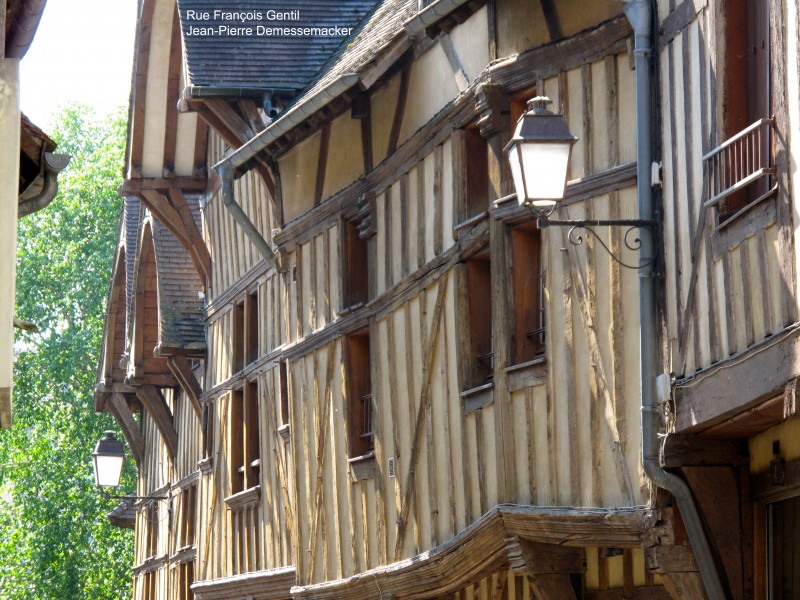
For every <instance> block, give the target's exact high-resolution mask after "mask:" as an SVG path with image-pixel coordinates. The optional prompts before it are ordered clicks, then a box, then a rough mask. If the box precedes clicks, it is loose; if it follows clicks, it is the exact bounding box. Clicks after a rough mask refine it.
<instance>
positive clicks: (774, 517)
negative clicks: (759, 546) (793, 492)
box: [766, 497, 800, 600]
mask: <svg viewBox="0 0 800 600" xmlns="http://www.w3.org/2000/svg"><path fill="white" fill-rule="evenodd" d="M767 536H768V542H767V546H768V550H767V560H768V563H769V565H768V570H767V574H766V575H767V589H768V596H767V597H768V598H770V600H773V599H774V600H784V599H789V598H797V597H798V595H800V569H798V555H799V554H800V537H799V536H800V497H794V498H789V499H788V500H782V501H780V502H775V503H773V504H769V505H768V506H767Z"/></svg>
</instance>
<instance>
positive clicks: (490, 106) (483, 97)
mask: <svg viewBox="0 0 800 600" xmlns="http://www.w3.org/2000/svg"><path fill="white" fill-rule="evenodd" d="M475 103H476V105H477V107H478V112H480V115H481V117H480V119H478V127H480V130H481V135H482V136H483V137H485V138H490V137H492V136H494V135H496V134H498V133H505V134H508V133H509V132H510V131H511V98H509V96H508V94H507V93H506V91H505V88H504V87H503V86H502V85H496V84H491V83H483V84H481V85H479V86H478V88H477V89H476V90H475Z"/></svg>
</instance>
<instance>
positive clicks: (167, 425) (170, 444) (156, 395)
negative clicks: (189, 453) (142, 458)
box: [136, 385, 178, 460]
mask: <svg viewBox="0 0 800 600" xmlns="http://www.w3.org/2000/svg"><path fill="white" fill-rule="evenodd" d="M136 397H137V398H139V400H140V401H141V402H142V405H143V406H144V408H145V410H146V411H147V412H148V414H149V415H150V417H151V418H152V419H153V423H154V424H155V426H156V427H157V428H158V431H159V433H161V437H162V438H163V440H164V444H165V445H166V447H167V450H168V451H169V454H170V457H171V458H172V460H175V457H176V456H177V455H178V434H177V432H176V431H175V427H174V425H173V424H172V412H171V411H170V409H169V406H167V403H166V402H165V401H164V397H163V396H162V395H161V392H159V391H158V389H156V387H155V386H153V385H143V386H141V387H139V388H137V390H136Z"/></svg>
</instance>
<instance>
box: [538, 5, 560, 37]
mask: <svg viewBox="0 0 800 600" xmlns="http://www.w3.org/2000/svg"><path fill="white" fill-rule="evenodd" d="M539 5H540V6H541V7H542V13H543V14H544V22H545V24H546V25H547V33H548V34H549V35H550V41H551V42H557V41H558V40H560V39H561V38H563V37H564V34H563V33H562V32H561V22H560V21H559V20H558V12H557V11H556V7H555V4H554V2H553V0H539Z"/></svg>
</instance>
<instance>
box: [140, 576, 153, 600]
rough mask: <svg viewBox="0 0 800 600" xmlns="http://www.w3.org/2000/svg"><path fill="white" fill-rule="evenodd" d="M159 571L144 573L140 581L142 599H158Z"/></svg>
mask: <svg viewBox="0 0 800 600" xmlns="http://www.w3.org/2000/svg"><path fill="white" fill-rule="evenodd" d="M157 574H158V572H157V571H147V572H146V573H142V575H141V578H140V579H139V585H140V586H141V587H140V589H141V590H142V594H141V598H142V599H143V600H155V599H156V589H157V587H156V576H157Z"/></svg>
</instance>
